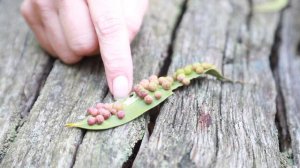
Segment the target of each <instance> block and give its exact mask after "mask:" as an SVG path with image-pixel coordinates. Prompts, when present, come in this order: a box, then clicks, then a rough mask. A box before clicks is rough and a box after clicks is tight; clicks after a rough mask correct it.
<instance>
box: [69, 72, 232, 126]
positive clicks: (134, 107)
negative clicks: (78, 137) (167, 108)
mask: <svg viewBox="0 0 300 168" xmlns="http://www.w3.org/2000/svg"><path fill="white" fill-rule="evenodd" d="M205 75H211V76H214V77H216V78H217V79H218V80H224V81H230V80H228V79H226V78H224V77H223V76H222V74H221V73H220V72H219V71H218V70H216V69H215V67H214V66H211V67H210V68H208V69H206V70H205V71H203V73H201V74H198V73H196V72H195V71H192V72H191V73H190V74H189V75H186V78H188V79H189V80H192V79H195V78H198V77H205ZM182 85H183V84H182V83H180V82H179V81H176V80H175V81H174V83H173V84H172V86H171V88H170V90H165V89H163V88H162V86H160V85H159V86H158V88H157V91H159V92H160V93H161V95H162V97H161V98H160V99H158V100H157V99H153V102H152V103H151V104H146V103H145V102H144V100H143V99H141V98H139V97H138V96H137V95H136V94H135V93H133V94H132V95H131V96H130V97H129V98H127V99H126V100H125V101H123V102H122V104H123V111H125V112H126V115H125V117H124V118H123V119H119V118H118V117H117V116H116V115H112V116H111V117H110V118H109V119H107V120H105V121H104V122H103V123H102V124H100V125H98V124H95V125H89V124H88V122H87V120H88V118H85V119H83V120H82V121H79V122H75V123H68V124H66V126H67V127H77V128H82V129H88V130H104V129H109V128H114V127H117V126H120V125H123V124H126V123H128V122H130V121H132V120H134V119H136V118H137V117H139V116H141V115H142V114H144V113H145V112H147V111H149V110H150V109H152V108H153V107H155V106H157V105H159V104H160V103H161V102H163V101H164V100H166V99H167V98H168V97H169V96H171V95H172V94H173V90H175V89H177V88H178V87H180V86H182ZM149 95H150V96H152V97H154V92H149Z"/></svg>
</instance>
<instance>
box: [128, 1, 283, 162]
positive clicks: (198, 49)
mask: <svg viewBox="0 0 300 168" xmlns="http://www.w3.org/2000/svg"><path fill="white" fill-rule="evenodd" d="M254 3H258V2H256V1H255V2H254ZM216 11H217V14H216ZM278 20H279V14H278V13H273V14H258V13H257V14H256V13H251V12H250V8H249V2H248V1H245V0H244V1H240V0H235V1H222V2H220V1H209V3H207V2H206V1H201V0H200V1H199V0H191V1H188V8H187V11H186V13H185V15H184V17H183V22H182V24H181V25H180V28H179V32H178V34H177V39H176V42H175V49H174V54H173V58H172V60H173V61H172V63H171V66H170V70H169V72H170V73H171V72H174V71H175V69H176V68H179V67H181V66H184V65H186V64H189V63H193V62H195V61H206V62H210V63H214V64H216V65H217V67H218V68H219V69H221V70H222V71H223V73H224V74H225V76H226V77H228V78H230V79H233V80H241V81H243V82H244V84H239V83H233V84H232V83H221V82H218V81H216V80H214V79H205V80H197V81H195V82H193V83H192V84H191V86H189V87H188V88H187V89H184V90H179V91H176V93H175V95H174V96H173V97H171V98H169V99H168V100H167V102H166V103H165V104H164V106H163V107H162V109H161V111H160V114H159V116H158V118H157V120H156V125H155V128H154V131H153V133H152V135H151V136H150V138H149V139H148V138H144V139H143V141H142V145H141V148H140V150H139V153H138V154H137V157H136V159H135V162H134V165H133V166H134V167H280V166H281V163H280V159H281V156H280V151H279V147H278V137H277V129H276V126H275V124H274V119H275V113H276V108H275V107H276V106H275V98H276V88H275V83H274V79H273V76H272V72H271V69H270V66H269V55H270V51H271V47H272V44H273V41H274V34H275V30H276V28H277V25H278Z"/></svg>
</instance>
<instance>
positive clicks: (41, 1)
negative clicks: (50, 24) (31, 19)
mask: <svg viewBox="0 0 300 168" xmlns="http://www.w3.org/2000/svg"><path fill="white" fill-rule="evenodd" d="M32 3H33V5H34V6H35V7H36V8H37V9H38V10H39V11H40V12H42V13H43V12H49V11H52V10H53V6H52V4H51V1H50V2H49V1H45V0H33V1H32Z"/></svg>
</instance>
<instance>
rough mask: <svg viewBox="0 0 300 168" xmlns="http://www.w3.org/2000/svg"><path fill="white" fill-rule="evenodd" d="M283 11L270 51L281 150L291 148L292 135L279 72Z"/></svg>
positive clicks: (276, 120) (276, 122) (276, 121)
mask: <svg viewBox="0 0 300 168" xmlns="http://www.w3.org/2000/svg"><path fill="white" fill-rule="evenodd" d="M282 15H283V11H282V12H281V13H280V18H279V23H278V25H277V29H276V32H275V36H274V43H273V45H272V50H271V53H270V57H269V60H270V68H271V71H272V73H273V77H274V80H275V81H276V82H275V84H276V90H277V96H276V116H275V124H276V127H277V130H278V141H279V149H280V152H285V151H288V150H289V149H291V137H290V133H289V129H288V125H287V118H286V109H285V100H284V98H283V95H282V90H281V86H280V76H279V74H278V69H277V68H278V59H279V58H278V52H279V51H278V49H279V46H280V45H281V37H280V32H281V27H282V19H283V16H282Z"/></svg>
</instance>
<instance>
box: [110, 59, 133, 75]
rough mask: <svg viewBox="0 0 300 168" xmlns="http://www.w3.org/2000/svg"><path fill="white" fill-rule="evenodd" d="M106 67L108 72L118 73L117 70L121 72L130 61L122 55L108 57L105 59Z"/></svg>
mask: <svg viewBox="0 0 300 168" xmlns="http://www.w3.org/2000/svg"><path fill="white" fill-rule="evenodd" d="M105 61H106V64H107V65H108V66H106V69H107V71H108V72H109V73H111V74H113V73H118V72H123V71H124V70H126V69H127V68H128V65H130V63H129V62H128V60H127V59H126V58H124V57H110V58H109V59H106V60H105Z"/></svg>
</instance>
